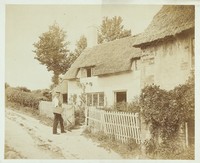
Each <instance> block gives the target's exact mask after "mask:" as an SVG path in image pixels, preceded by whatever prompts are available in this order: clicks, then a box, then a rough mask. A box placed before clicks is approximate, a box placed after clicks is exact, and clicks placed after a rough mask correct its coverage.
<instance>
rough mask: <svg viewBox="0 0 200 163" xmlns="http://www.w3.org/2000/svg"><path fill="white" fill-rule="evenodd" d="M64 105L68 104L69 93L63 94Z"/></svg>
mask: <svg viewBox="0 0 200 163" xmlns="http://www.w3.org/2000/svg"><path fill="white" fill-rule="evenodd" d="M62 96H63V103H68V95H67V93H66V94H63V95H62Z"/></svg>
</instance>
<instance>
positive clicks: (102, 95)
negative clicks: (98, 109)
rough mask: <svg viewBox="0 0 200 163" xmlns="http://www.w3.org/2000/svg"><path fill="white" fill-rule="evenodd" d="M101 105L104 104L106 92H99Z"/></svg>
mask: <svg viewBox="0 0 200 163" xmlns="http://www.w3.org/2000/svg"><path fill="white" fill-rule="evenodd" d="M99 106H104V93H99Z"/></svg>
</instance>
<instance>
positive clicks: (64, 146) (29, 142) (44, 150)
mask: <svg viewBox="0 0 200 163" xmlns="http://www.w3.org/2000/svg"><path fill="white" fill-rule="evenodd" d="M82 131H83V128H80V129H76V130H72V132H67V133H65V134H60V135H53V134H52V128H51V127H49V126H46V125H43V124H41V123H40V121H39V120H36V119H34V118H32V117H29V116H27V115H24V114H21V113H17V112H15V111H13V110H10V109H6V117H5V144H6V146H7V148H9V150H8V151H7V152H6V153H5V156H6V158H28V159H122V157H121V156H120V155H119V154H117V153H115V152H113V151H107V150H106V149H104V148H102V147H100V146H99V144H98V143H96V142H93V141H92V140H90V139H87V138H85V137H84V136H82V135H81V134H82ZM11 149H12V150H11ZM15 153H16V154H15Z"/></svg>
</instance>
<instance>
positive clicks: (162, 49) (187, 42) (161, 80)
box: [141, 34, 193, 90]
mask: <svg viewBox="0 0 200 163" xmlns="http://www.w3.org/2000/svg"><path fill="white" fill-rule="evenodd" d="M192 37H193V35H192V34H188V35H184V37H183V36H178V37H177V36H176V38H175V40H171V41H165V42H163V43H161V44H158V45H154V46H149V47H148V48H146V49H143V54H147V55H153V56H155V60H154V64H153V65H150V66H146V67H145V69H143V71H142V74H141V76H142V79H143V81H142V83H141V84H142V85H143V86H144V78H147V77H148V75H151V74H152V75H153V76H154V83H155V84H156V85H160V87H161V88H163V89H167V90H170V89H173V88H174V87H175V86H177V85H179V84H184V83H185V81H186V80H187V79H188V77H189V75H190V71H191V53H192V46H191V41H192ZM143 68H144V67H143ZM147 82H148V81H147Z"/></svg>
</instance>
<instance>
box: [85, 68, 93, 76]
mask: <svg viewBox="0 0 200 163" xmlns="http://www.w3.org/2000/svg"><path fill="white" fill-rule="evenodd" d="M86 71H87V77H91V76H92V69H91V68H87V69H86Z"/></svg>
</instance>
